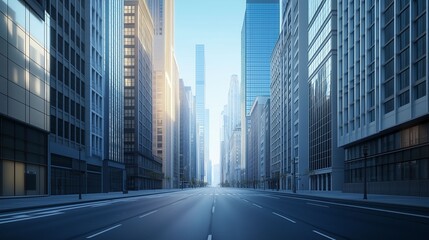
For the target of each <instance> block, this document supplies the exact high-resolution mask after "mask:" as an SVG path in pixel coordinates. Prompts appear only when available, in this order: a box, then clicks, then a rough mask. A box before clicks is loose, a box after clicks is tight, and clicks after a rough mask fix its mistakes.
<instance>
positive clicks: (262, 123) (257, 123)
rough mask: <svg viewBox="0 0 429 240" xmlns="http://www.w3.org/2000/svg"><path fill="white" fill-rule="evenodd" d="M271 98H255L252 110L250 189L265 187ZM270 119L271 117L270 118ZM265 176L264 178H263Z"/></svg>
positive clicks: (248, 175)
mask: <svg viewBox="0 0 429 240" xmlns="http://www.w3.org/2000/svg"><path fill="white" fill-rule="evenodd" d="M269 101H270V98H269V96H259V97H256V98H255V101H254V103H253V106H252V109H251V110H250V116H249V119H250V121H251V124H250V126H249V131H248V136H247V139H248V141H247V148H246V149H247V158H246V159H247V161H246V181H247V185H248V187H253V188H259V187H263V186H264V185H263V184H264V182H265V174H266V171H265V166H266V165H267V164H265V160H267V161H270V159H269V158H267V157H266V156H267V155H266V154H265V153H267V154H268V155H269V142H268V143H267V142H266V140H268V141H269V121H268V122H267V121H266V119H265V116H266V115H269V106H268V107H267V106H266V105H269ZM268 119H269V117H268ZM232 170H233V169H232ZM263 176H264V178H263Z"/></svg>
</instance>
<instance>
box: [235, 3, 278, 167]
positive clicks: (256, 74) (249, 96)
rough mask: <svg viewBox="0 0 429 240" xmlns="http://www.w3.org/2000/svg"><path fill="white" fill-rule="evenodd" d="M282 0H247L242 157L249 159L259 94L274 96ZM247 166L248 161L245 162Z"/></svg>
mask: <svg viewBox="0 0 429 240" xmlns="http://www.w3.org/2000/svg"><path fill="white" fill-rule="evenodd" d="M279 16H280V10H279V1H278V0H247V1H246V11H245V15H244V21H243V27H242V30H241V64H242V66H241V71H242V74H241V78H242V80H241V131H242V136H241V137H242V158H243V159H246V158H247V156H246V152H247V150H246V145H247V140H246V138H247V131H248V125H249V123H248V119H246V117H248V116H249V114H250V110H251V108H252V104H253V102H254V101H255V98H256V97H257V96H263V95H266V96H268V95H270V60H271V53H272V51H273V49H274V46H275V44H276V41H277V38H278V36H279V26H280V20H279V19H280V17H279ZM242 163H243V165H242V167H246V166H245V161H242Z"/></svg>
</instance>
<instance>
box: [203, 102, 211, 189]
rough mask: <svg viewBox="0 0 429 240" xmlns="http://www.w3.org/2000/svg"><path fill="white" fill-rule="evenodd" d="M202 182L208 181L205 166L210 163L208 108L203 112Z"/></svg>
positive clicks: (207, 170)
mask: <svg viewBox="0 0 429 240" xmlns="http://www.w3.org/2000/svg"><path fill="white" fill-rule="evenodd" d="M204 118H205V119H204V164H203V165H204V171H203V172H204V182H208V172H209V169H208V168H207V167H208V166H209V165H211V163H209V161H211V160H210V155H209V152H210V151H209V149H210V148H209V146H210V144H209V141H210V110H209V109H206V111H205V113H204Z"/></svg>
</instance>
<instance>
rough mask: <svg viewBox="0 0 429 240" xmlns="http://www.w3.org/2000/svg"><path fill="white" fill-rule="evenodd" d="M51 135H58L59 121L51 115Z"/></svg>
mask: <svg viewBox="0 0 429 240" xmlns="http://www.w3.org/2000/svg"><path fill="white" fill-rule="evenodd" d="M51 133H53V134H56V133H57V119H56V118H55V116H52V115H51Z"/></svg>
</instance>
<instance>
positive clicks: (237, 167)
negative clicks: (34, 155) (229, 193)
mask: <svg viewBox="0 0 429 240" xmlns="http://www.w3.org/2000/svg"><path fill="white" fill-rule="evenodd" d="M228 153H229V159H228V160H229V162H228V163H229V164H228V170H229V171H228V173H229V174H228V182H229V183H230V185H231V186H232V187H240V186H241V185H240V184H241V181H242V179H241V128H240V127H239V126H238V127H236V128H235V129H234V130H233V131H232V133H231V137H230V140H229V151H228Z"/></svg>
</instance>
